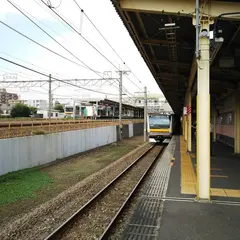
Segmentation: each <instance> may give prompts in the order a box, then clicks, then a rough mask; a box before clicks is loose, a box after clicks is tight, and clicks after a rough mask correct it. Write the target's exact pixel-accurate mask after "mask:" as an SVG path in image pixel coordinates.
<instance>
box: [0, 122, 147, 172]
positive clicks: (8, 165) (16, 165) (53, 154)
mask: <svg viewBox="0 0 240 240" xmlns="http://www.w3.org/2000/svg"><path fill="white" fill-rule="evenodd" d="M135 125H137V127H136V126H135ZM141 125H142V128H141ZM134 129H135V131H134ZM136 129H137V130H136ZM142 133H143V124H142V123H140V124H139V123H137V124H130V125H124V126H123V137H124V138H129V137H132V136H138V135H142ZM118 138H119V137H118V126H106V127H99V128H90V129H83V130H76V131H67V132H61V133H51V134H46V135H36V136H26V137H18V138H8V139H0V175H3V174H6V173H8V172H12V171H17V170H20V169H25V168H30V167H34V166H38V165H42V164H46V163H50V162H53V161H55V160H57V159H62V158H65V157H69V156H71V155H74V154H78V153H81V152H84V151H87V150H90V149H93V148H96V147H100V146H104V145H106V144H109V143H113V142H116V141H117V140H118Z"/></svg>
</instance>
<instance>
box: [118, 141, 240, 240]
mask: <svg viewBox="0 0 240 240" xmlns="http://www.w3.org/2000/svg"><path fill="white" fill-rule="evenodd" d="M173 145H175V147H174V146H173ZM169 149H171V150H172V149H175V150H174V151H172V152H171V151H169V150H168V153H166V154H168V158H167V160H166V158H163V159H161V160H160V162H159V164H158V165H157V166H156V168H155V169H154V171H153V173H152V175H151V176H150V177H149V180H148V182H147V183H146V184H145V187H144V189H145V190H143V191H142V195H141V197H140V198H139V200H138V203H137V205H136V208H135V211H134V213H133V216H132V217H131V219H130V221H129V222H128V225H127V227H126V229H125V231H124V234H123V236H122V239H159V240H165V239H169V240H175V239H176V240H181V239H182V240H188V239H189V240H213V239H218V240H231V239H240V224H239V223H240V198H239V197H238V194H240V191H239V190H238V188H240V181H239V180H240V179H239V178H240V177H239V175H240V174H239V175H238V174H237V173H240V158H238V157H236V156H233V155H232V153H231V148H229V147H227V146H224V145H222V144H220V143H216V144H215V145H214V153H215V154H216V156H215V157H213V158H212V162H211V175H212V177H211V187H212V188H211V194H212V201H211V202H207V203H206V202H205V203H203V202H197V201H196V200H195V196H196V171H195V166H194V163H195V162H194V161H195V153H193V154H192V156H191V155H190V154H188V153H187V151H186V150H187V149H186V143H185V141H184V140H183V138H182V137H176V138H175V140H174V142H172V144H171V148H169ZM171 154H172V155H171ZM171 161H174V165H173V166H172V167H171V164H170V163H171ZM161 162H162V163H161ZM160 164H162V166H163V164H164V169H167V165H169V171H168V175H166V174H161V173H162V172H163V170H162V167H161V168H160V167H159V166H160ZM165 173H166V171H165ZM231 174H232V175H231ZM214 175H216V176H214ZM220 176H224V177H220ZM226 176H227V177H226ZM154 181H155V189H159V186H162V187H161V189H165V190H164V191H161V194H157V195H154V196H152V195H151V194H150V195H148V194H147V193H148V192H149V191H150V190H149V189H151V188H153V189H154V184H153V183H154ZM146 189H148V191H146ZM220 192H224V195H223V194H221V195H220ZM146 195H147V196H146ZM146 197H147V198H146ZM144 201H145V203H144ZM143 203H144V204H145V205H144V204H143ZM140 207H141V208H140Z"/></svg>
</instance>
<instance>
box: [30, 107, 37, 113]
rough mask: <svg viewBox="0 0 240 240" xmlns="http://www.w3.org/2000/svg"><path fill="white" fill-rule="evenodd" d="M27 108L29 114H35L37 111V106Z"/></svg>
mask: <svg viewBox="0 0 240 240" xmlns="http://www.w3.org/2000/svg"><path fill="white" fill-rule="evenodd" d="M29 109H30V114H36V113H37V108H35V107H29Z"/></svg>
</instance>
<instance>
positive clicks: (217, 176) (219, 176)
mask: <svg viewBox="0 0 240 240" xmlns="http://www.w3.org/2000/svg"><path fill="white" fill-rule="evenodd" d="M211 177H215V178H228V176H225V175H211Z"/></svg>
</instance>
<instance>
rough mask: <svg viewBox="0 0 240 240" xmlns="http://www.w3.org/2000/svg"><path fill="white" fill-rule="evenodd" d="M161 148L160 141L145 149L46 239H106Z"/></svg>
mask: <svg viewBox="0 0 240 240" xmlns="http://www.w3.org/2000/svg"><path fill="white" fill-rule="evenodd" d="M163 149H164V146H159V145H154V146H152V147H151V148H150V149H148V151H146V152H145V153H144V154H143V155H142V156H140V157H139V158H138V159H136V160H135V161H134V162H133V163H132V164H131V165H130V166H128V167H127V168H126V169H125V170H123V171H122V172H121V173H120V174H119V175H118V176H117V177H116V178H114V179H113V180H112V181H111V182H110V183H109V184H107V185H106V186H105V187H104V188H103V189H102V190H100V191H99V192H98V193H97V194H96V195H95V196H94V197H93V198H92V199H91V200H89V201H88V202H87V203H86V204H85V205H84V206H82V207H81V208H80V209H79V210H78V211H76V212H75V213H74V214H73V215H72V216H71V217H70V218H69V219H67V220H66V221H65V222H64V223H63V224H62V225H61V226H59V227H58V228H57V229H56V230H55V231H53V232H52V233H51V234H50V235H48V236H47V237H46V238H45V240H52V239H98V238H99V239H106V238H107V236H108V235H109V233H110V231H111V228H112V226H114V223H115V220H116V219H117V217H118V216H119V214H120V213H121V211H122V210H123V209H124V207H125V206H126V205H127V203H128V202H129V200H130V199H131V197H132V195H133V194H134V192H135V190H136V189H137V188H138V186H139V184H140V183H141V182H142V180H143V178H144V177H145V175H146V174H147V173H148V171H149V170H150V169H151V167H152V166H153V164H154V163H155V162H156V160H158V159H159V158H160V155H161V153H162V152H163Z"/></svg>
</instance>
